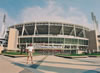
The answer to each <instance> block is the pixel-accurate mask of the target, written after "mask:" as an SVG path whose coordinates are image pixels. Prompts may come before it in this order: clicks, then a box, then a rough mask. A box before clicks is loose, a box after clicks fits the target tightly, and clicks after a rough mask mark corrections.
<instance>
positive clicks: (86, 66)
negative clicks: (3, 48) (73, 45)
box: [0, 55, 100, 73]
mask: <svg viewBox="0 0 100 73" xmlns="http://www.w3.org/2000/svg"><path fill="white" fill-rule="evenodd" d="M33 58H34V64H33V65H32V64H31V63H29V64H26V57H20V58H7V60H9V61H11V65H13V66H15V67H14V68H15V69H16V70H17V69H18V70H17V72H18V73H100V58H75V59H67V58H61V57H56V56H45V55H44V56H34V57H33ZM0 61H1V60H0ZM1 62H2V61H1ZM1 62H0V63H1ZM7 65H8V63H7ZM0 66H1V64H0ZM11 68H12V67H11ZM0 69H1V68H0ZM17 72H16V73H17ZM0 73H1V70H0ZM6 73H7V72H6ZM10 73H11V72H10ZM12 73H13V72H12ZM14 73H15V72H14Z"/></svg>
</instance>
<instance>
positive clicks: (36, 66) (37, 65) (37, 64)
mask: <svg viewBox="0 0 100 73" xmlns="http://www.w3.org/2000/svg"><path fill="white" fill-rule="evenodd" d="M47 57H48V55H46V56H45V57H44V58H43V59H41V60H39V61H37V62H36V64H33V65H31V66H30V67H31V68H34V69H37V68H38V67H39V66H40V64H41V63H42V62H43V61H44V60H45V59H46V58H47Z"/></svg>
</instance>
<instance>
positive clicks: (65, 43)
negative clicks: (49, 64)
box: [8, 22, 98, 54]
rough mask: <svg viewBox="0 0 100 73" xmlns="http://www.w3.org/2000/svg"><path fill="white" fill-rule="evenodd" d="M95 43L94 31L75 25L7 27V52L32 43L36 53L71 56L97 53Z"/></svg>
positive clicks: (56, 24) (50, 23) (28, 24)
mask: <svg viewBox="0 0 100 73" xmlns="http://www.w3.org/2000/svg"><path fill="white" fill-rule="evenodd" d="M91 36H92V37H91ZM91 42H92V43H91ZM96 42H97V38H96V32H95V30H93V31H92V30H90V29H89V28H87V27H84V26H80V25H76V24H69V23H62V22H31V23H23V24H16V25H13V26H10V27H9V37H8V49H9V50H14V49H17V48H19V49H24V48H26V47H27V46H28V45H29V44H30V43H32V44H33V45H34V46H35V49H36V51H38V52H45V53H47V52H49V53H61V52H63V53H68V54H71V53H80V52H89V51H97V50H98V47H97V45H98V44H97V43H96ZM92 46H93V47H92ZM91 47H92V48H91Z"/></svg>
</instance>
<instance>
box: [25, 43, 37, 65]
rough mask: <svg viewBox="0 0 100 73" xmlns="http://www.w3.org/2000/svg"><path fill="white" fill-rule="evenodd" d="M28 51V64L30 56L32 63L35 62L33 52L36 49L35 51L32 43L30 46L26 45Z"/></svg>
mask: <svg viewBox="0 0 100 73" xmlns="http://www.w3.org/2000/svg"><path fill="white" fill-rule="evenodd" d="M26 51H27V53H28V56H27V64H28V62H29V58H31V63H32V64H33V53H34V52H35V51H34V47H33V46H32V44H30V45H29V46H28V47H26Z"/></svg>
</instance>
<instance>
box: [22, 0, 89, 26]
mask: <svg viewBox="0 0 100 73" xmlns="http://www.w3.org/2000/svg"><path fill="white" fill-rule="evenodd" d="M21 21H22V22H33V21H57V22H67V23H74V24H82V25H84V26H90V24H89V22H88V19H87V16H86V15H85V14H84V13H83V12H82V11H80V10H79V9H78V8H75V7H71V6H70V7H69V9H68V10H64V9H63V8H62V7H61V6H58V5H57V4H56V2H55V1H54V0H49V1H48V2H47V6H45V7H40V6H35V7H34V6H33V7H30V8H25V9H23V10H22V12H21Z"/></svg>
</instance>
